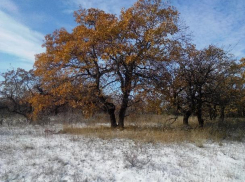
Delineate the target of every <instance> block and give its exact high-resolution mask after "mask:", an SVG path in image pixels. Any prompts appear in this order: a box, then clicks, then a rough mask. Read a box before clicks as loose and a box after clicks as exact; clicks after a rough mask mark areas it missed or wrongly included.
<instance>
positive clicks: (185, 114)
mask: <svg viewBox="0 0 245 182" xmlns="http://www.w3.org/2000/svg"><path fill="white" fill-rule="evenodd" d="M190 115H191V111H187V112H185V113H184V118H183V124H184V125H189V121H188V120H189V117H190Z"/></svg>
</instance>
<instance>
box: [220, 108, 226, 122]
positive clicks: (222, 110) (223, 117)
mask: <svg viewBox="0 0 245 182" xmlns="http://www.w3.org/2000/svg"><path fill="white" fill-rule="evenodd" d="M219 118H220V123H224V119H225V106H221V107H220V117H219Z"/></svg>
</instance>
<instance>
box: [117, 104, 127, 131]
mask: <svg viewBox="0 0 245 182" xmlns="http://www.w3.org/2000/svg"><path fill="white" fill-rule="evenodd" d="M126 110H127V107H123V108H121V109H120V111H119V121H118V127H120V128H124V118H125V114H126Z"/></svg>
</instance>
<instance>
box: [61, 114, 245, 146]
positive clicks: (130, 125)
mask: <svg viewBox="0 0 245 182" xmlns="http://www.w3.org/2000/svg"><path fill="white" fill-rule="evenodd" d="M171 118H173V117H172V116H162V115H142V116H137V117H136V116H135V117H130V118H127V119H126V122H125V129H124V130H120V129H111V128H110V127H109V126H98V125H95V124H94V122H93V124H92V125H90V126H88V127H78V126H72V125H64V126H63V133H68V134H74V135H84V136H87V137H91V136H96V137H99V138H102V139H113V138H119V139H132V140H134V141H142V142H151V143H155V142H162V143H172V142H183V141H190V142H193V143H195V144H196V145H197V146H199V147H203V143H204V142H205V141H206V140H214V141H217V142H221V141H222V140H223V139H228V140H236V141H241V140H242V139H243V138H244V136H245V132H244V131H245V123H244V122H243V121H242V120H240V119H235V120H234V119H233V120H232V119H230V120H227V122H226V124H224V125H223V126H218V124H217V122H210V121H209V122H206V125H205V127H204V128H198V126H197V121H196V119H195V118H194V117H193V118H190V126H192V127H191V128H187V127H183V125H182V118H181V117H179V118H178V119H177V120H176V121H175V122H173V121H174V120H173V119H171ZM102 121H103V119H101V118H100V123H103V122H102Z"/></svg>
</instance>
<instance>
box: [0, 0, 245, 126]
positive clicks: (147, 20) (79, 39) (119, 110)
mask: <svg viewBox="0 0 245 182" xmlns="http://www.w3.org/2000/svg"><path fill="white" fill-rule="evenodd" d="M74 16H75V19H76V22H77V24H78V25H77V27H75V28H74V29H73V30H72V32H68V31H66V30H65V29H64V28H62V29H59V30H56V31H54V32H53V33H52V34H48V35H46V37H45V43H44V44H43V47H45V48H46V51H45V52H44V53H41V54H38V55H36V61H35V64H34V69H33V70H30V71H25V70H24V69H20V68H18V69H17V70H11V71H7V72H6V73H3V74H2V76H3V81H2V82H1V85H0V87H1V88H0V109H7V110H8V111H9V112H14V113H18V114H21V115H23V116H25V117H27V118H29V119H30V120H37V119H39V118H40V117H42V116H44V115H48V114H50V113H57V112H58V111H59V109H60V108H75V109H79V110H81V111H82V112H83V114H84V115H85V116H86V117H89V116H91V115H92V114H93V113H96V112H102V111H103V112H106V113H107V114H108V115H109V116H110V123H111V127H113V128H114V127H120V128H123V127H124V119H125V116H126V115H127V112H128V108H132V107H134V108H136V111H137V112H139V113H157V114H161V113H167V114H177V115H183V124H185V125H188V119H189V117H190V116H191V115H194V116H197V119H198V123H199V126H200V127H203V125H204V116H208V117H209V118H210V119H211V120H212V119H215V118H216V117H219V118H220V119H219V121H220V122H223V121H224V118H225V116H233V117H244V116H245V104H244V103H245V102H244V98H245V89H244V68H245V67H244V65H245V61H244V59H241V60H240V61H237V60H235V59H234V58H233V56H232V55H230V54H229V53H227V52H226V51H225V50H223V49H222V48H218V47H216V46H214V45H210V46H208V47H206V48H204V49H202V50H198V49H196V47H195V45H193V44H192V43H191V41H190V38H191V35H188V34H187V33H186V31H185V29H186V27H185V26H183V25H182V24H181V22H180V20H179V13H178V11H177V10H176V9H175V8H174V7H171V6H168V5H166V4H165V3H163V2H162V1H161V0H138V1H137V2H136V3H135V4H134V5H133V6H132V7H130V8H128V9H123V10H122V11H121V14H120V16H119V17H117V16H115V15H114V14H110V13H106V12H104V11H102V10H99V9H94V8H90V9H80V10H78V11H75V13H74ZM116 114H118V121H117V120H116V118H117V117H116Z"/></svg>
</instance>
